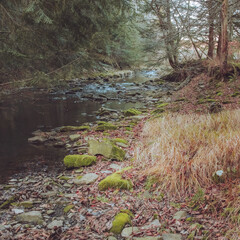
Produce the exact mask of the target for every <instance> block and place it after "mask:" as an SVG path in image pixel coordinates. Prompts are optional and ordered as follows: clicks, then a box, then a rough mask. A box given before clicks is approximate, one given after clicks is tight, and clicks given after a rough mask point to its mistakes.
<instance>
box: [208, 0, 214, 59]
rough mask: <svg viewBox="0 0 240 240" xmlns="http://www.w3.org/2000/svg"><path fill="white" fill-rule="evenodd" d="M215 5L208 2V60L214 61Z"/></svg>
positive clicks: (210, 0) (210, 1)
mask: <svg viewBox="0 0 240 240" xmlns="http://www.w3.org/2000/svg"><path fill="white" fill-rule="evenodd" d="M213 6H214V3H213V1H212V0H208V24H209V35H208V58H211V59H213V53H214V11H213V10H214V9H213Z"/></svg>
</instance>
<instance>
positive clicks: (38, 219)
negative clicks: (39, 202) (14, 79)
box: [16, 211, 43, 225]
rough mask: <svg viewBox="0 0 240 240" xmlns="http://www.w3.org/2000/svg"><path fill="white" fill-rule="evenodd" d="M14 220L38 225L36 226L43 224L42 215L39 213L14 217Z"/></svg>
mask: <svg viewBox="0 0 240 240" xmlns="http://www.w3.org/2000/svg"><path fill="white" fill-rule="evenodd" d="M16 220H17V221H19V222H28V223H33V224H38V225H42V224H43V218H42V214H41V212H39V211H32V212H27V213H22V214H19V215H17V216H16Z"/></svg>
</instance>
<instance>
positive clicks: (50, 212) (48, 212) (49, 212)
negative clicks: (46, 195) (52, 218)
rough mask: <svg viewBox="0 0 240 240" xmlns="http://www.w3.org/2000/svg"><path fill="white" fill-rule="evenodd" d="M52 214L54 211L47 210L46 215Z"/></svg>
mask: <svg viewBox="0 0 240 240" xmlns="http://www.w3.org/2000/svg"><path fill="white" fill-rule="evenodd" d="M54 213H55V211H54V210H48V211H47V215H52V214H54Z"/></svg>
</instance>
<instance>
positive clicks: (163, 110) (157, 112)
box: [151, 108, 165, 114]
mask: <svg viewBox="0 0 240 240" xmlns="http://www.w3.org/2000/svg"><path fill="white" fill-rule="evenodd" d="M163 112H165V109H163V108H159V109H155V110H153V111H152V112H151V114H160V113H163Z"/></svg>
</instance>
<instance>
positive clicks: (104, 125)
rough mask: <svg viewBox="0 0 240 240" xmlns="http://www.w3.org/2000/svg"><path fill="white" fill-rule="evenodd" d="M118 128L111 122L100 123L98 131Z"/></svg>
mask: <svg viewBox="0 0 240 240" xmlns="http://www.w3.org/2000/svg"><path fill="white" fill-rule="evenodd" d="M117 128H118V127H117V126H116V125H114V124H112V123H109V122H99V123H98V126H97V127H96V131H107V130H116V129H117Z"/></svg>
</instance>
